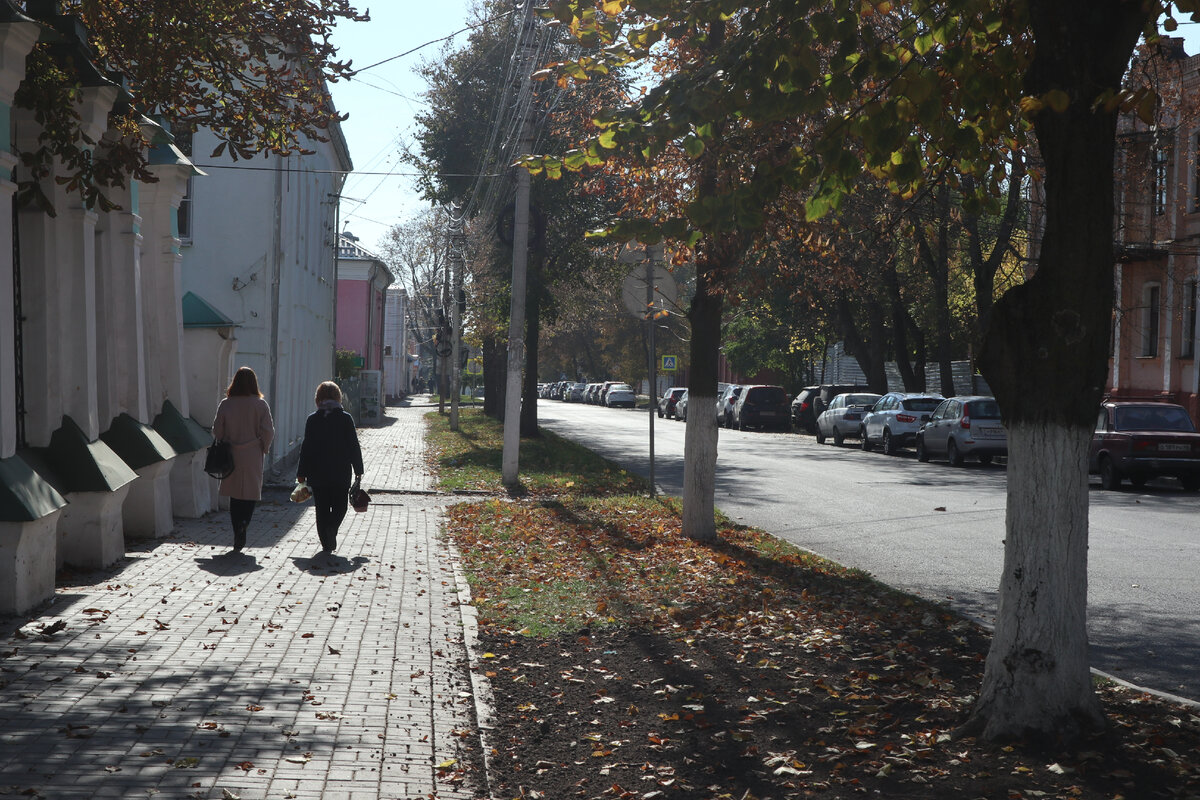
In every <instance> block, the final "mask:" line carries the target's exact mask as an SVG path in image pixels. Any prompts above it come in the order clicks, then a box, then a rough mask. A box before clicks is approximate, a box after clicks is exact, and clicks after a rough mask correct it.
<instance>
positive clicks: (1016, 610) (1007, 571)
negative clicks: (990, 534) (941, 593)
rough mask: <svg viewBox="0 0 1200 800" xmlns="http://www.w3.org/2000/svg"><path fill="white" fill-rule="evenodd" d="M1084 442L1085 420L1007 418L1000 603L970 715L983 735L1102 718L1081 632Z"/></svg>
mask: <svg viewBox="0 0 1200 800" xmlns="http://www.w3.org/2000/svg"><path fill="white" fill-rule="evenodd" d="M1090 440H1091V431H1090V430H1089V429H1085V428H1078V427H1070V428H1068V427H1065V426H1063V425H1055V424H1038V423H1020V422H1018V423H1013V424H1012V425H1010V426H1009V429H1008V454H1009V463H1010V465H1013V466H1010V468H1009V470H1008V510H1007V539H1006V540H1005V543H1004V571H1003V574H1002V577H1001V583H1000V608H999V611H998V612H997V614H996V630H995V633H994V634H993V635H992V646H991V649H990V650H989V651H988V657H987V664H986V667H985V671H984V681H983V689H982V690H981V692H980V696H979V700H978V701H977V704H976V707H975V712H974V714H973V723H974V724H975V725H977V726H978V730H975V731H973V732H975V733H978V734H979V735H981V736H982V738H985V739H1011V738H1032V739H1045V738H1047V735H1048V734H1051V733H1053V734H1054V735H1055V736H1059V735H1064V734H1065V736H1064V738H1066V739H1070V738H1073V737H1074V736H1075V735H1077V734H1078V733H1079V732H1081V731H1084V730H1089V729H1094V728H1096V727H1097V726H1099V725H1100V724H1102V722H1103V720H1102V718H1101V714H1100V703H1099V701H1098V700H1097V699H1096V697H1095V696H1094V695H1093V693H1092V690H1091V673H1090V672H1089V670H1088V640H1087V632H1086V624H1087V514H1088V494H1087V491H1088V490H1087V472H1086V470H1085V469H1081V465H1083V464H1085V463H1086V461H1087V451H1088V443H1089V442H1090ZM1017 464H1020V465H1021V468H1020V469H1017V468H1016V467H1015V465H1017ZM1047 720H1054V725H1053V727H1051V728H1049V729H1047V728H1046V721H1047Z"/></svg>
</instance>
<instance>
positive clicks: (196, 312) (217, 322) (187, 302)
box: [183, 292, 237, 328]
mask: <svg viewBox="0 0 1200 800" xmlns="http://www.w3.org/2000/svg"><path fill="white" fill-rule="evenodd" d="M236 325H237V323H236V322H234V321H233V320H231V319H230V318H229V317H227V316H225V315H224V314H222V313H221V312H220V311H218V310H217V309H215V308H213V307H212V306H211V305H210V304H209V303H208V301H207V300H205V299H204V298H203V297H201V296H200V295H198V294H196V293H195V292H188V293H187V294H185V295H184V296H183V327H185V328H229V327H234V326H236Z"/></svg>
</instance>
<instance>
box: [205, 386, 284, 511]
mask: <svg viewBox="0 0 1200 800" xmlns="http://www.w3.org/2000/svg"><path fill="white" fill-rule="evenodd" d="M213 436H214V437H216V438H217V439H218V440H219V439H226V440H228V441H229V442H230V443H231V444H232V445H233V472H232V473H231V474H230V475H229V477H228V478H225V479H224V480H223V481H221V496H222V497H233V498H237V499H238V500H261V499H262V482H263V456H265V455H266V454H267V451H268V450H270V449H271V440H272V439H274V438H275V425H274V423H272V421H271V407H270V406H268V405H267V401H266V400H263V399H262V398H261V397H226V398H225V399H224V400H222V401H221V405H219V406H217V418H216V420H214V421H213Z"/></svg>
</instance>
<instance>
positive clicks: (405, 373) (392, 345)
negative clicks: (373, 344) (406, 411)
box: [383, 286, 417, 399]
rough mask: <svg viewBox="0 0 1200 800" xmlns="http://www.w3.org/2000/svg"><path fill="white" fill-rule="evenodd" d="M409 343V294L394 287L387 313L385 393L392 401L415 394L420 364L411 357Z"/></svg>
mask: <svg viewBox="0 0 1200 800" xmlns="http://www.w3.org/2000/svg"><path fill="white" fill-rule="evenodd" d="M409 343H410V339H409V335H408V292H407V291H405V289H404V287H402V286H390V287H388V290H387V298H386V300H385V310H384V313H383V393H384V396H385V397H387V398H389V399H393V398H399V397H404V396H406V395H408V394H411V393H412V378H413V375H414V374H415V369H416V366H417V361H416V356H415V355H412V354H410V353H409Z"/></svg>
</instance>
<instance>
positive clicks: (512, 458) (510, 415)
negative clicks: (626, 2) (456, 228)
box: [501, 0, 534, 487]
mask: <svg viewBox="0 0 1200 800" xmlns="http://www.w3.org/2000/svg"><path fill="white" fill-rule="evenodd" d="M522 9H523V12H524V14H525V22H524V24H523V25H522V27H521V47H522V50H523V51H524V58H523V59H522V64H523V67H522V69H521V73H522V74H521V91H520V93H519V94H518V95H517V105H518V109H519V108H520V106H522V105H524V106H525V110H524V112H523V114H524V118H523V119H522V120H521V138H520V142H519V144H518V145H517V152H518V156H528V155H532V153H531V151H532V150H533V125H532V119H531V117H532V110H533V99H532V95H533V79H532V77H531V75H532V72H533V64H532V60H533V35H534V20H533V4H532V3H530V2H529V1H528V0H525V3H524V4H523V6H522ZM513 202H514V205H513V266H512V299H511V301H510V305H509V312H508V373H507V375H506V376H505V390H504V449H503V454H502V458H501V478H502V480H503V481H504V485H505V486H509V487H514V486H516V485H517V481H518V475H519V457H520V449H521V369H522V367H523V366H524V362H525V272H526V266H527V261H528V257H529V170H528V169H526V168H524V167H517V193H516V198H515V199H514V201H513Z"/></svg>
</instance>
